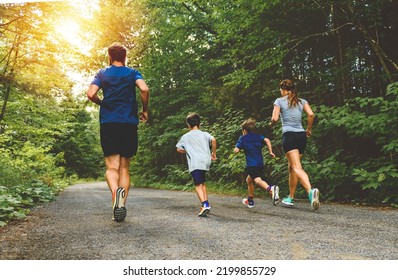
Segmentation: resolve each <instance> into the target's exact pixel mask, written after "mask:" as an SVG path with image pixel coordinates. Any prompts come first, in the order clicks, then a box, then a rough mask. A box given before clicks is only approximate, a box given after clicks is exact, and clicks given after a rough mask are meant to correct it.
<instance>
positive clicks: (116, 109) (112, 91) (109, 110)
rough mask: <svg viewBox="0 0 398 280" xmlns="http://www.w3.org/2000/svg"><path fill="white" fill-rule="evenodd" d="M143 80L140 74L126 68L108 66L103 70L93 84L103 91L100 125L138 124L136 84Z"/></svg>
mask: <svg viewBox="0 0 398 280" xmlns="http://www.w3.org/2000/svg"><path fill="white" fill-rule="evenodd" d="M139 79H143V78H142V75H141V73H140V72H138V71H137V70H135V69H133V68H130V67H125V66H120V67H119V66H114V65H111V66H108V67H106V68H103V69H101V70H100V71H99V72H98V73H97V75H96V76H95V77H94V80H93V81H92V82H91V84H95V85H97V86H98V87H99V88H100V89H102V90H103V93H104V98H103V100H102V103H101V107H100V123H101V124H104V123H130V124H138V105H137V100H136V84H135V82H136V81H137V80H139Z"/></svg>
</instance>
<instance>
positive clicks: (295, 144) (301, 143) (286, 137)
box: [282, 131, 307, 155]
mask: <svg viewBox="0 0 398 280" xmlns="http://www.w3.org/2000/svg"><path fill="white" fill-rule="evenodd" d="M306 145H307V135H306V133H305V131H303V132H285V133H283V135H282V146H283V151H284V152H285V154H286V153H287V152H289V151H291V150H296V149H297V150H299V153H300V155H302V154H304V151H305V146H306Z"/></svg>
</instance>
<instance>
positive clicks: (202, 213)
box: [198, 206, 210, 217]
mask: <svg viewBox="0 0 398 280" xmlns="http://www.w3.org/2000/svg"><path fill="white" fill-rule="evenodd" d="M209 212H210V206H209V207H200V212H199V215H198V216H199V217H206V216H207V214H208V213H209Z"/></svg>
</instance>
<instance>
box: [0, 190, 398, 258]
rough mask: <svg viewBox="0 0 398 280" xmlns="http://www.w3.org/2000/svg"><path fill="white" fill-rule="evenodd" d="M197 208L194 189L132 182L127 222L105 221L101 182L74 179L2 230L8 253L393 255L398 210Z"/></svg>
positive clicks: (221, 201)
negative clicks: (205, 211) (202, 213)
mask: <svg viewBox="0 0 398 280" xmlns="http://www.w3.org/2000/svg"><path fill="white" fill-rule="evenodd" d="M209 199H210V202H211V203H212V210H211V213H210V214H209V216H208V217H207V218H199V217H197V212H198V207H197V205H198V201H197V197H196V194H195V193H192V192H179V191H165V190H155V189H138V188H137V189H136V188H134V189H133V190H132V191H131V192H130V197H129V200H128V202H127V211H128V212H127V218H126V220H125V222H122V223H116V222H114V221H112V220H111V201H110V192H109V190H108V188H107V186H106V184H105V183H91V184H80V185H75V186H71V187H69V188H67V189H65V190H64V191H63V192H62V193H60V194H59V195H58V197H57V199H56V200H55V201H54V202H51V203H48V204H46V205H44V206H41V207H38V208H36V209H35V210H33V211H32V213H31V214H30V215H29V217H28V218H27V219H26V220H24V221H19V222H13V223H11V224H9V225H7V226H5V227H3V228H1V229H0V255H1V259H3V260H7V259H11V260H19V259H28V260H37V259H38V260H65V259H73V260H82V259H83V260H175V259H177V260H199V259H204V260H215V259H218V260H240V259H253V260H262V259H270V260H323V259H326V260H356V259H360V260H368V259H370V260H397V259H398V210H394V209H393V210H391V209H388V210H386V209H384V210H383V209H375V208H369V207H354V206H347V205H333V204H321V208H320V210H319V211H317V212H312V211H311V210H310V207H309V203H308V202H307V201H304V200H302V201H299V203H298V205H297V206H296V207H295V208H294V209H291V208H286V207H282V206H281V205H279V206H277V207H275V206H272V205H271V201H270V200H263V199H257V200H256V207H254V208H252V209H249V208H246V207H245V206H244V205H243V204H242V203H241V198H240V197H235V196H221V195H213V194H210V195H209Z"/></svg>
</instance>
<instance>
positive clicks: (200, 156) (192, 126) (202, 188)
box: [176, 113, 217, 217]
mask: <svg viewBox="0 0 398 280" xmlns="http://www.w3.org/2000/svg"><path fill="white" fill-rule="evenodd" d="M186 123H187V125H188V128H189V130H190V131H189V132H188V133H185V134H184V135H183V136H182V137H181V139H180V141H178V143H177V145H176V148H177V152H179V153H181V154H186V155H187V160H188V168H189V172H190V173H191V175H192V178H193V181H194V184H195V188H196V194H197V195H198V198H199V201H200V203H201V208H200V212H199V217H206V216H207V214H208V213H209V212H210V205H209V201H208V198H207V188H206V183H205V182H206V172H207V171H209V169H210V164H211V161H212V160H216V147H217V143H216V139H215V138H214V137H213V136H212V135H210V134H209V133H207V132H204V131H201V130H200V129H199V128H200V116H199V115H198V114H196V113H192V114H189V115H188V116H187V119H186ZM210 146H211V150H210Z"/></svg>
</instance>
